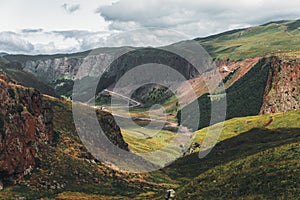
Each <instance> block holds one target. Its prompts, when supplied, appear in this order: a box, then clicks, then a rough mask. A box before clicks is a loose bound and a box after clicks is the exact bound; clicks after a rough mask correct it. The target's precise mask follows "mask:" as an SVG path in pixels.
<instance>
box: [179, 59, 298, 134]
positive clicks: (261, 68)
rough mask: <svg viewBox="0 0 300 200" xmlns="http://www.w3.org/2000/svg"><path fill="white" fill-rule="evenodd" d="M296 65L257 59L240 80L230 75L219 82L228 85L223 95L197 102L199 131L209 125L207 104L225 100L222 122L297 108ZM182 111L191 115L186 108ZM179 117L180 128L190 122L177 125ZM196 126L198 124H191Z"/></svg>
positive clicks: (189, 109) (203, 98)
mask: <svg viewBox="0 0 300 200" xmlns="http://www.w3.org/2000/svg"><path fill="white" fill-rule="evenodd" d="M299 66H300V65H299V61H298V60H297V59H293V60H287V61H286V60H285V57H284V56H282V55H280V57H278V56H276V57H267V58H263V59H261V60H260V61H259V62H258V63H257V64H255V66H253V67H252V68H251V69H250V70H249V71H248V72H247V73H246V74H245V75H244V76H242V77H240V78H239V79H238V80H236V81H231V80H230V79H233V78H234V77H233V76H231V75H230V74H229V75H228V76H227V77H225V78H224V80H223V82H224V83H225V86H226V83H228V82H232V83H233V84H228V85H229V87H228V88H227V89H226V91H225V92H226V96H225V94H222V93H221V94H218V91H217V90H216V92H215V94H208V93H206V94H204V95H202V96H200V97H199V98H198V100H197V101H198V104H199V108H200V112H201V115H200V122H199V128H203V127H205V126H208V125H209V123H210V116H211V113H210V110H211V101H220V98H225V97H226V101H227V105H226V119H231V118H233V117H243V116H249V115H257V114H259V113H274V112H285V111H290V110H297V109H299V108H300V101H299V78H300V74H299ZM183 109H186V110H188V112H190V113H193V112H195V111H194V110H192V109H191V108H190V107H189V106H186V107H184V108H183ZM180 113H181V111H179V112H178V114H177V117H178V118H179V122H180V123H181V124H183V125H185V124H188V123H187V122H189V121H190V120H193V119H185V120H184V121H181V119H180ZM195 123H198V122H195Z"/></svg>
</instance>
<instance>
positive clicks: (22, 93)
mask: <svg viewBox="0 0 300 200" xmlns="http://www.w3.org/2000/svg"><path fill="white" fill-rule="evenodd" d="M0 101H1V104H0V177H1V179H3V180H18V179H20V178H22V177H23V176H24V173H25V171H26V170H27V169H32V168H33V167H34V166H35V160H36V158H37V152H38V148H39V146H40V145H41V144H43V143H51V141H52V131H53V125H52V118H53V112H52V109H51V107H50V106H49V105H48V104H45V103H44V102H43V101H42V98H41V95H40V93H39V92H38V91H37V90H34V89H28V88H24V87H22V86H18V85H13V84H9V83H8V82H7V78H6V77H5V76H4V75H1V76H0Z"/></svg>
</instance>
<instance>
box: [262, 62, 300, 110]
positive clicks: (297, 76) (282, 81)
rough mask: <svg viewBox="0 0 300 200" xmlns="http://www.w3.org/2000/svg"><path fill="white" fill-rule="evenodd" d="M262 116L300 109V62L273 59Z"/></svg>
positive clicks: (270, 63)
mask: <svg viewBox="0 0 300 200" xmlns="http://www.w3.org/2000/svg"><path fill="white" fill-rule="evenodd" d="M269 65H270V71H269V76H268V80H267V84H266V89H265V94H264V99H263V105H262V107H261V111H260V113H261V114H265V113H277V112H286V111H290V110H296V109H300V104H299V102H300V96H299V93H300V91H299V82H300V61H297V60H296V59H293V60H291V59H288V60H285V59H284V58H280V57H272V58H270V61H269Z"/></svg>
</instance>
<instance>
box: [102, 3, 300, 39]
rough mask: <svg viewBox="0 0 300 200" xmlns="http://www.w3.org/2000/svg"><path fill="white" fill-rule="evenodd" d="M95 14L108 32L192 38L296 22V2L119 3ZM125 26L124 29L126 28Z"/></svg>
mask: <svg viewBox="0 0 300 200" xmlns="http://www.w3.org/2000/svg"><path fill="white" fill-rule="evenodd" d="M97 12H98V13H99V14H100V15H101V16H102V17H104V19H106V20H107V21H109V22H110V26H109V27H110V28H111V29H112V30H114V29H119V30H120V29H122V27H124V30H126V28H127V27H128V26H129V27H131V26H132V24H134V25H135V26H136V27H163V28H172V29H175V30H178V31H182V32H183V33H185V34H189V35H191V36H192V37H198V36H206V35H209V34H213V33H217V32H221V31H225V30H229V29H230V28H232V27H234V28H240V27H245V26H249V25H258V24H262V23H265V22H268V21H271V20H279V19H295V18H300V2H299V1H286V2H282V1H279V0H252V1H249V0H240V1H238V2H237V1H235V0H227V1H219V0H202V1H195V0H147V1H140V0H120V1H118V2H117V3H114V4H112V5H105V6H101V7H99V8H98V9H97ZM126 24H127V25H128V26H127V25H126Z"/></svg>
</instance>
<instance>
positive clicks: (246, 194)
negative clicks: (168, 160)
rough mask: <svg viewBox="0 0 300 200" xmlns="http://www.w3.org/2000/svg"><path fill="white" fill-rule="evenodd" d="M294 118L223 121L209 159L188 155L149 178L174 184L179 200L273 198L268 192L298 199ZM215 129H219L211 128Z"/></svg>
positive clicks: (289, 115) (296, 125)
mask: <svg viewBox="0 0 300 200" xmlns="http://www.w3.org/2000/svg"><path fill="white" fill-rule="evenodd" d="M271 118H272V119H273V120H272V122H271V123H269V121H270V119H271ZM299 119H300V112H299V111H292V112H287V113H278V114H269V115H261V116H253V117H244V118H234V119H231V120H228V121H225V124H224V129H223V131H222V134H221V136H220V138H219V143H218V144H217V145H216V146H215V147H214V149H213V150H212V151H211V153H210V154H208V156H206V157H205V158H203V159H199V158H198V155H197V154H198V153H197V152H195V153H192V154H191V155H188V156H185V157H183V158H181V159H178V160H177V161H176V162H175V163H173V164H172V165H170V166H169V167H166V168H165V169H162V170H161V171H160V172H154V173H153V175H152V178H153V179H154V180H155V179H156V177H164V176H167V177H168V178H169V179H170V180H176V181H177V182H178V181H179V182H180V185H181V186H180V187H179V188H177V189H176V191H178V192H179V197H178V198H179V199H194V198H196V199H207V198H220V199H222V198H228V199H236V198H242V199H253V198H263V199H265V198H273V195H274V193H273V192H271V191H276V195H279V196H281V197H282V198H284V197H288V196H289V197H291V199H293V197H294V198H295V197H297V194H299V188H298V185H297V183H298V182H299V179H298V177H299V173H300V172H299V170H298V167H297V165H299V163H298V162H297V160H298V159H299V156H300V155H299V142H300V138H299V137H300V135H299V134H300V131H299V123H298V122H299ZM266 125H267V126H266ZM215 126H222V124H221V123H220V124H216V125H214V126H213V127H211V129H212V130H214V127H215ZM208 128H210V127H208ZM208 128H205V129H202V130H200V131H198V132H196V134H195V137H194V141H196V142H201V140H202V139H203V137H204V135H205V134H206V133H207V129H208ZM258 174H260V175H259V176H258ZM280 174H287V176H281V175H280ZM256 175H257V176H256ZM287 177H288V178H287ZM165 179H167V178H165ZM272 180H274V182H273V181H272ZM249 184H251V185H249ZM252 184H253V185H252ZM282 184H284V185H282ZM255 188H259V190H256V189H255ZM269 191H270V192H269Z"/></svg>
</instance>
